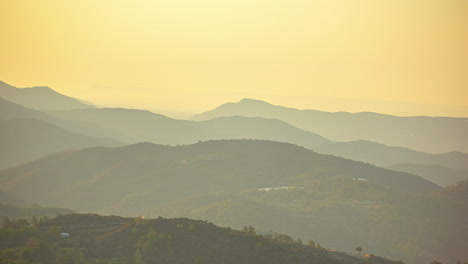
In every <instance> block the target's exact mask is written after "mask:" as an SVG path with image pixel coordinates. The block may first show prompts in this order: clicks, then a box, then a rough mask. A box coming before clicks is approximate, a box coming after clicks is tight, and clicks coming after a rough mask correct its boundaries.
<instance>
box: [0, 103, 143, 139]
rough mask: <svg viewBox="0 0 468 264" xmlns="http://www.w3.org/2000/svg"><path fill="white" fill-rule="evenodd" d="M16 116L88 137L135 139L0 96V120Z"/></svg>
mask: <svg viewBox="0 0 468 264" xmlns="http://www.w3.org/2000/svg"><path fill="white" fill-rule="evenodd" d="M16 118H30V119H37V120H41V121H44V122H47V123H50V124H52V125H55V126H57V127H60V128H63V129H65V130H68V131H71V132H74V133H79V134H82V135H86V136H90V137H101V138H113V139H116V140H118V141H121V142H134V141H135V139H133V138H130V137H129V136H127V135H125V134H122V133H120V132H118V131H114V130H111V129H108V128H104V127H102V126H100V125H99V124H93V123H89V122H86V121H79V120H66V119H61V118H56V117H53V116H51V115H49V114H47V113H45V112H42V111H38V110H34V109H31V108H27V107H24V106H21V105H19V104H15V103H13V102H10V101H7V100H5V99H3V98H0V120H9V119H16Z"/></svg>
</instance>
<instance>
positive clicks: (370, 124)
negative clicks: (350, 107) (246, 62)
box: [192, 99, 468, 153]
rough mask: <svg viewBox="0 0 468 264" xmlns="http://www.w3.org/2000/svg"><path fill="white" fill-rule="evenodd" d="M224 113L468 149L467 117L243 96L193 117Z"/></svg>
mask: <svg viewBox="0 0 468 264" xmlns="http://www.w3.org/2000/svg"><path fill="white" fill-rule="evenodd" d="M221 116H246V117H264V118H276V119H280V120H283V121H285V122H287V123H289V124H291V125H293V126H295V127H298V128H300V129H304V130H307V131H311V132H314V133H317V134H319V135H322V136H324V137H327V138H329V139H331V140H333V141H352V140H361V139H364V140H370V141H376V142H379V143H383V144H387V145H391V146H400V147H406V148H411V149H415V150H418V151H424V152H431V153H443V152H450V151H462V152H468V141H467V140H466V135H467V134H468V122H467V121H466V120H467V119H466V118H449V117H424V116H420V117H398V116H390V115H383V114H378V113H367V112H364V113H347V112H336V113H329V112H321V111H316V110H298V109H293V108H286V107H281V106H276V105H271V104H269V103H267V102H263V101H259V100H253V99H243V100H241V101H240V102H238V103H227V104H224V105H221V106H219V107H218V108H216V109H213V110H211V111H208V112H205V113H202V114H200V115H196V116H194V117H192V120H209V119H212V118H216V117H221Z"/></svg>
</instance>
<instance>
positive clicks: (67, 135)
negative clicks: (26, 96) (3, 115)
mask: <svg viewBox="0 0 468 264" xmlns="http://www.w3.org/2000/svg"><path fill="white" fill-rule="evenodd" d="M120 145H122V143H120V142H118V141H115V140H112V139H106V138H94V137H88V136H83V135H80V134H77V133H73V132H70V131H67V130H64V129H61V128H59V127H56V126H54V125H52V124H49V123H46V122H44V121H40V120H35V119H29V118H21V119H10V120H3V121H2V120H0V155H1V156H2V159H1V160H0V169H2V168H6V167H11V166H16V165H19V164H21V163H25V162H27V161H31V160H34V159H38V158H40V157H42V156H44V155H47V154H51V153H54V152H58V151H64V150H69V149H82V148H87V147H92V146H108V147H112V146H120Z"/></svg>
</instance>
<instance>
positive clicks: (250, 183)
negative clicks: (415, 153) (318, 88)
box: [0, 140, 464, 263]
mask: <svg viewBox="0 0 468 264" xmlns="http://www.w3.org/2000/svg"><path fill="white" fill-rule="evenodd" d="M361 179H362V180H361ZM262 188H267V189H268V188H273V189H271V190H273V191H259V190H258V189H262ZM274 188H278V191H275V190H276V189H274ZM0 189H1V190H2V191H6V192H9V193H15V194H17V195H18V196H20V197H21V198H23V199H26V200H33V201H37V202H39V203H41V204H44V205H48V206H55V207H66V208H71V209H73V210H76V211H78V212H99V213H104V214H117V215H125V216H138V215H145V216H148V217H157V216H160V215H162V216H173V217H195V218H202V219H209V220H210V221H213V222H215V223H216V224H221V225H225V226H227V225H230V226H233V227H236V228H241V227H242V226H243V225H255V226H256V227H257V228H258V229H259V230H268V229H274V230H278V231H280V232H284V233H287V234H293V235H295V236H301V237H302V238H303V239H315V238H316V239H318V238H320V240H321V241H323V243H324V244H323V245H324V246H326V247H330V248H334V249H337V250H342V251H348V252H352V251H354V247H355V246H356V244H360V245H363V246H366V247H367V248H368V250H369V251H366V252H369V253H375V254H383V255H385V256H387V257H395V258H398V259H404V260H411V262H412V263H424V262H425V261H427V260H428V259H427V256H424V254H423V253H421V249H420V248H423V249H424V250H429V252H433V253H434V252H435V253H436V255H437V256H438V257H440V258H441V259H448V258H446V257H447V254H451V255H452V253H453V252H455V253H456V254H455V255H456V256H459V255H460V254H461V253H460V252H464V250H460V247H462V246H460V245H459V244H458V243H459V242H458V241H459V240H460V239H459V238H458V237H457V236H460V235H464V233H463V232H459V231H457V232H454V231H453V229H459V228H461V226H462V224H461V223H459V220H457V219H456V218H453V214H452V212H453V211H459V210H460V207H461V206H464V205H458V204H455V205H452V204H450V202H447V201H445V200H440V201H434V199H433V198H427V197H426V195H428V197H432V196H431V194H432V193H434V192H438V191H440V190H441V188H440V187H438V186H436V185H435V184H432V183H430V182H428V181H426V180H424V179H422V178H420V177H417V176H414V175H411V174H407V173H399V172H394V171H391V170H386V169H382V168H378V167H375V166H371V165H368V164H364V163H360V162H355V161H351V160H346V159H342V158H337V157H333V156H329V155H320V154H317V153H314V152H313V151H310V150H307V149H305V148H302V147H299V146H295V145H291V144H286V143H278V142H269V141H255V140H222V141H208V142H201V143H197V144H194V145H188V146H179V147H174V146H172V147H171V146H163V145H154V144H150V143H140V144H134V145H130V146H125V147H119V148H88V149H84V150H80V151H67V152H61V153H56V154H54V155H50V156H48V157H45V158H42V159H40V160H36V161H34V162H31V163H28V164H25V165H22V166H19V167H17V168H12V169H8V170H4V171H2V172H0ZM196 197H201V198H196ZM204 197H205V198H204ZM409 201H410V202H409ZM436 205H437V207H436V208H437V209H434V208H435V207H434V206H436ZM428 208H431V209H432V211H431V210H427V209H428ZM440 212H448V213H447V214H442V215H444V217H443V218H440V216H439V213H440ZM445 215H447V216H445ZM343 216H346V217H343ZM428 219H432V220H428ZM445 222H450V223H451V224H450V225H448V226H445V225H443V226H442V228H441V229H440V233H434V232H433V231H430V230H433V229H434V224H436V223H445ZM383 224H385V226H382V225H383ZM349 225H352V226H355V227H356V228H351V229H350V228H348V227H349ZM367 227H369V228H370V229H369V228H367ZM402 227H405V230H422V231H421V232H428V233H427V234H431V236H434V237H436V238H437V239H436V240H435V241H436V242H434V243H433V244H431V245H429V246H427V245H426V246H425V245H423V244H421V243H422V242H413V241H414V239H413V238H412V237H414V236H415V235H416V234H415V233H414V232H409V231H408V235H407V236H402V235H400V232H395V230H397V229H398V228H402ZM415 227H418V229H415ZM379 228H383V229H382V230H388V231H385V234H383V235H382V233H381V232H383V231H381V232H374V231H372V230H376V229H379ZM336 230H342V231H339V232H337V231H336ZM343 230H348V231H347V232H344V231H343ZM364 230H367V231H364ZM438 232H439V231H438ZM418 237H419V238H421V239H423V238H425V239H424V240H422V241H426V240H427V235H424V236H422V235H421V234H419V233H418ZM446 239H450V240H452V247H451V249H450V250H449V249H446V248H445V246H443V245H442V244H441V243H443V241H446ZM371 244H372V246H370V245H371ZM405 244H408V246H406V249H405V246H404V245H405ZM409 245H411V246H409ZM335 246H336V247H335ZM439 248H440V249H441V251H442V253H440V252H439V250H438V249H439ZM463 249H464V248H463ZM444 252H447V254H445V253H444ZM421 254H422V255H421ZM460 259H462V258H460Z"/></svg>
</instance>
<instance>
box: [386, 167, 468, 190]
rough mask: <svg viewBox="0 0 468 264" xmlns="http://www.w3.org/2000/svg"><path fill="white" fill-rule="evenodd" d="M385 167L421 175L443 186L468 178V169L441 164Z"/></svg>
mask: <svg viewBox="0 0 468 264" xmlns="http://www.w3.org/2000/svg"><path fill="white" fill-rule="evenodd" d="M385 168H387V169H390V170H394V171H401V172H407V173H411V174H414V175H419V176H421V177H423V178H424V179H426V180H428V181H431V182H433V183H435V184H437V185H439V186H443V187H446V186H449V185H454V184H456V183H458V182H462V181H466V180H468V171H466V170H457V169H452V168H448V167H445V166H441V165H423V164H414V163H399V164H394V165H391V166H386V167H385Z"/></svg>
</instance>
